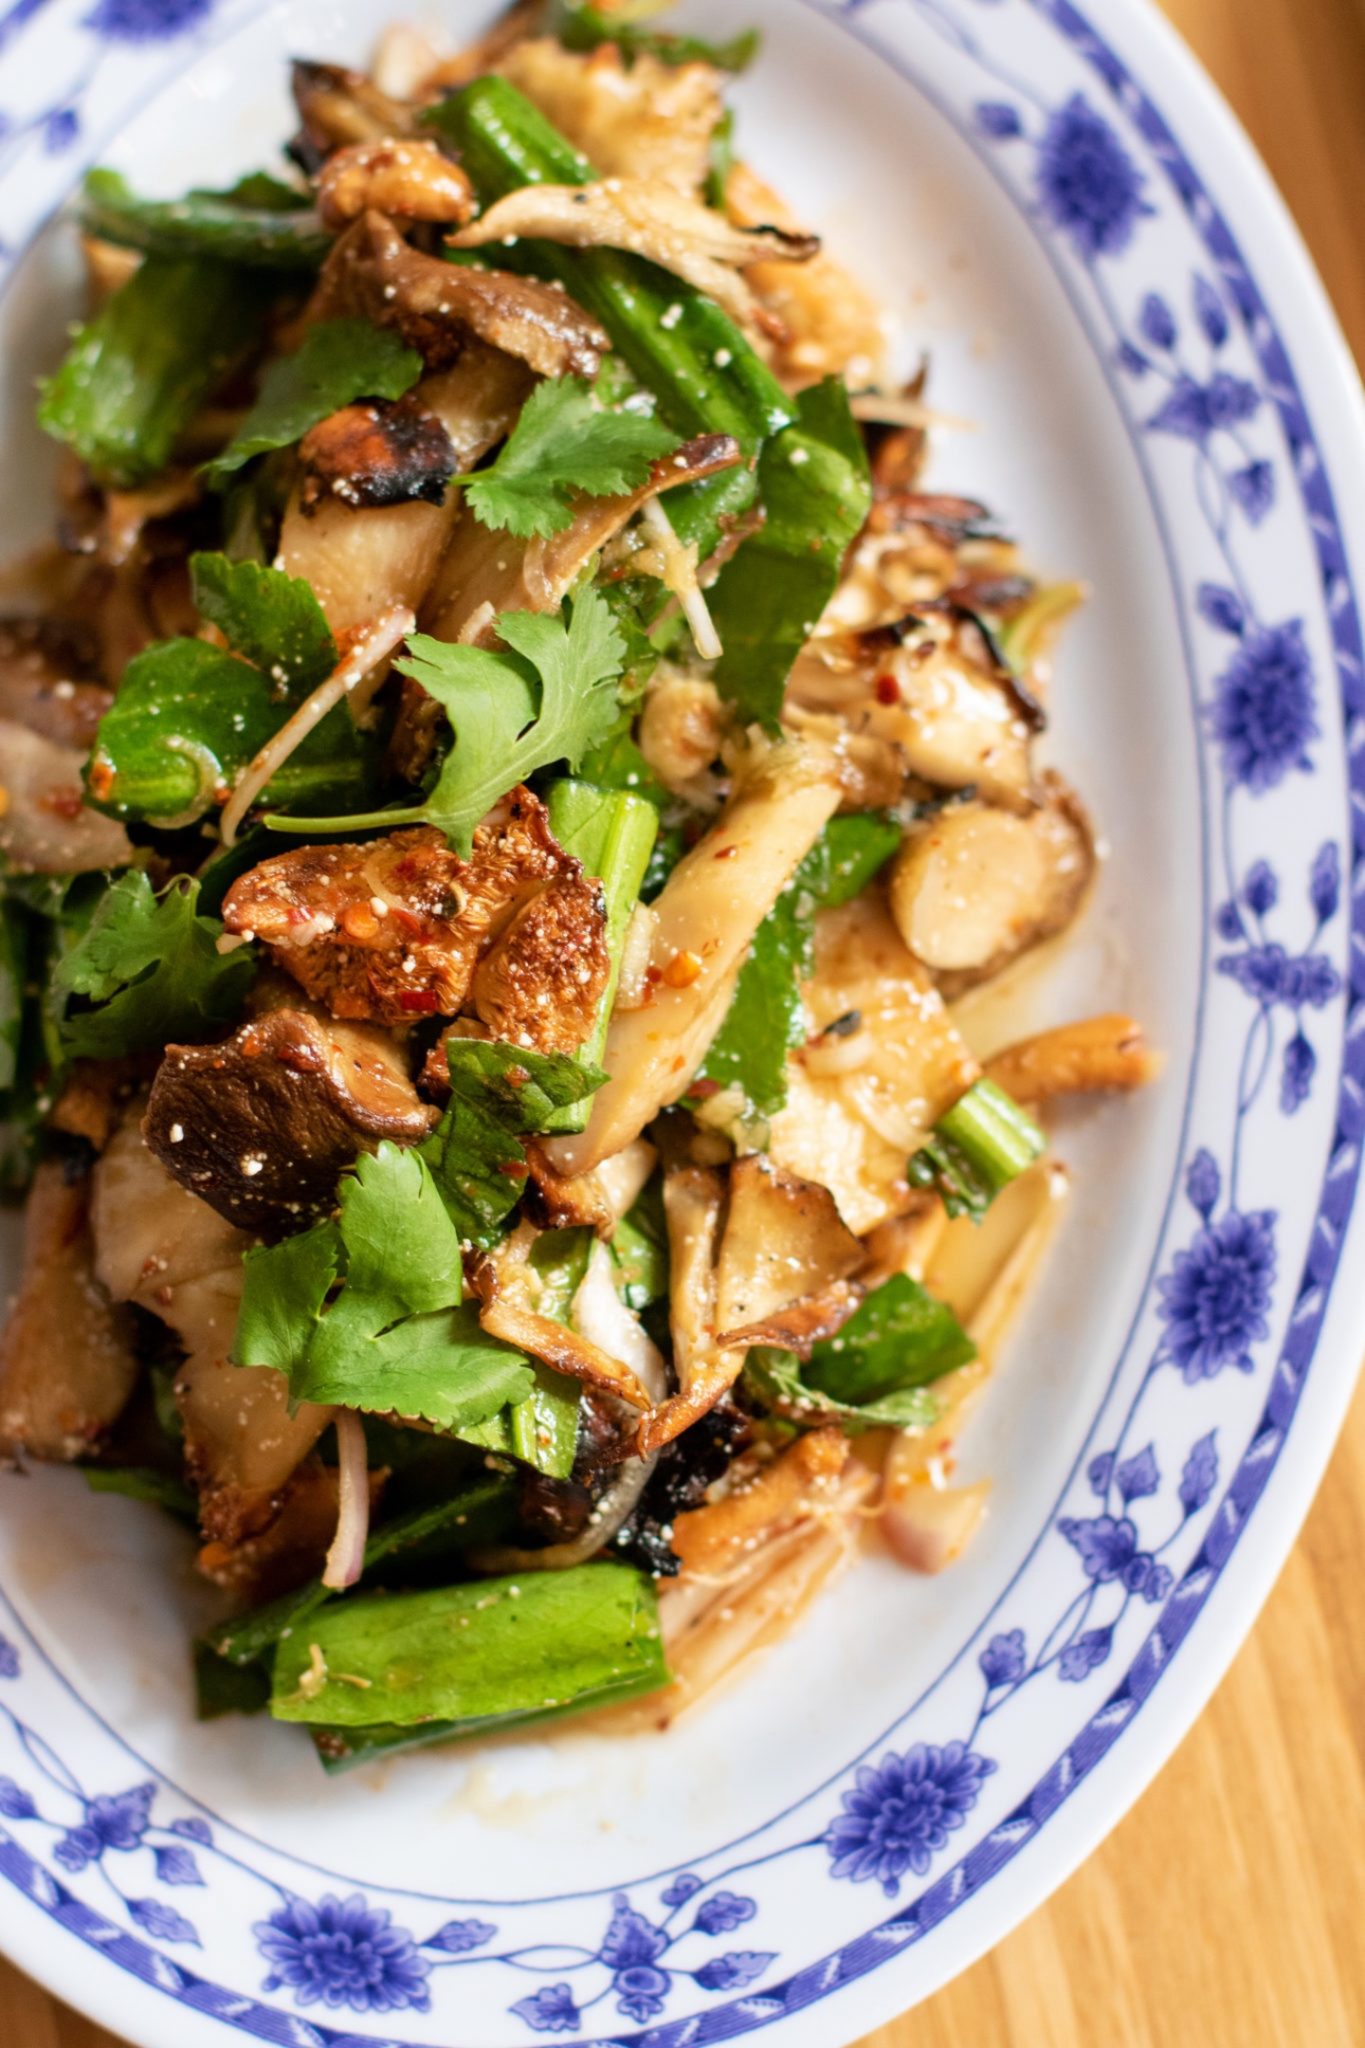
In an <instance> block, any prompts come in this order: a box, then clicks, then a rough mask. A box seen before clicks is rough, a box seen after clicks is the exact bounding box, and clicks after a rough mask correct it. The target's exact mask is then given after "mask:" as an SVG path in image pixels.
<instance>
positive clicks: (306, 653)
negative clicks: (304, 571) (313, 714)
mask: <svg viewBox="0 0 1365 2048" xmlns="http://www.w3.org/2000/svg"><path fill="white" fill-rule="evenodd" d="M190 576H191V578H192V580H193V584H194V601H195V604H196V605H197V606H198V608H199V610H200V612H201V613H202V614H203V616H204V617H205V618H206V619H208V620H209V622H210V623H211V624H212V625H215V626H217V627H218V629H219V631H220V632H221V633H222V634H223V635H224V637H225V639H226V640H227V642H228V645H229V646H230V647H234V648H235V649H236V650H237V652H238V653H239V654H241V655H244V656H245V657H246V659H247V660H248V661H250V662H254V664H255V665H256V667H257V668H259V669H264V670H265V672H266V674H267V675H268V676H269V677H270V679H271V681H272V682H274V683H277V684H278V685H279V686H280V688H281V689H283V690H289V691H291V692H297V693H302V694H306V693H307V692H308V691H309V690H313V689H316V687H317V685H318V684H319V683H320V682H322V681H324V679H325V678H326V677H327V676H329V675H330V674H331V672H332V670H333V669H334V668H335V667H336V665H337V662H338V661H339V659H340V656H339V654H338V652H337V644H336V641H335V640H334V639H333V638H332V629H331V627H330V626H329V625H328V623H327V615H326V613H325V612H324V611H323V609H322V606H321V605H320V604H319V603H318V601H317V599H316V597H314V595H313V591H312V587H311V585H309V584H308V583H305V581H304V580H303V578H302V577H301V576H286V574H285V573H284V571H283V569H268V568H266V567H265V566H264V564H263V563H260V562H230V561H229V560H228V558H227V556H226V555H209V554H197V555H191V556H190Z"/></svg>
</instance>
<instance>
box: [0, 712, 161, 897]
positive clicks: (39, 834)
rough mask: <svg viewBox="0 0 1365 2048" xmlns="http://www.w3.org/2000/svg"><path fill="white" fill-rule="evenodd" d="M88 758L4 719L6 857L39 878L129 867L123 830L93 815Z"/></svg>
mask: <svg viewBox="0 0 1365 2048" xmlns="http://www.w3.org/2000/svg"><path fill="white" fill-rule="evenodd" d="M84 765H85V753H84V751H83V749H81V748H79V747H72V746H66V745H65V744H63V742H62V741H60V740H53V739H46V738H44V736H43V735H42V734H41V733H37V732H33V731H31V730H30V728H29V727H28V726H26V725H18V724H16V723H15V721H14V720H13V719H12V718H0V854H3V855H4V856H5V858H6V859H7V860H9V861H11V862H12V863H13V865H14V866H15V867H17V868H26V869H28V870H29V871H31V872H33V873H37V874H41V875H79V874H86V873H88V872H89V870H90V869H92V868H121V867H126V866H127V864H128V862H129V861H130V860H131V859H132V857H133V849H132V846H131V845H130V844H129V840H128V835H127V833H126V832H125V831H124V829H123V827H122V825H120V824H119V823H118V821H117V820H116V819H114V818H104V817H101V816H100V813H99V812H98V811H92V810H88V809H87V808H86V804H85V791H84V788H83V787H82V783H81V771H82V769H83V767H84Z"/></svg>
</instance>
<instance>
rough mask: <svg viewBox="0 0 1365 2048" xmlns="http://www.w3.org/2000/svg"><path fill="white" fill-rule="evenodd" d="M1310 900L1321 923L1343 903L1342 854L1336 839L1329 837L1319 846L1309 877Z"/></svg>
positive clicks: (1333, 915)
mask: <svg viewBox="0 0 1365 2048" xmlns="http://www.w3.org/2000/svg"><path fill="white" fill-rule="evenodd" d="M1308 900H1309V902H1310V903H1311V904H1312V906H1313V909H1314V911H1315V913H1316V915H1317V920H1318V923H1319V924H1327V923H1329V922H1330V921H1331V919H1332V918H1334V917H1335V916H1336V914H1337V909H1338V907H1339V905H1340V903H1341V855H1340V854H1339V853H1338V851H1337V845H1336V841H1335V840H1334V839H1328V840H1326V841H1325V842H1324V844H1323V845H1321V846H1320V847H1319V848H1318V851H1317V854H1316V856H1315V858H1314V861H1313V867H1312V871H1311V873H1310V874H1309V877H1308Z"/></svg>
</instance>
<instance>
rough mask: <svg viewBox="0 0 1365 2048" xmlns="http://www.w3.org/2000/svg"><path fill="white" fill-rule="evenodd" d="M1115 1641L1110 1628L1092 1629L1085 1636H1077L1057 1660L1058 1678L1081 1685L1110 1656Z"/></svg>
mask: <svg viewBox="0 0 1365 2048" xmlns="http://www.w3.org/2000/svg"><path fill="white" fill-rule="evenodd" d="M1113 1640H1114V1631H1113V1630H1112V1629H1110V1628H1090V1629H1087V1630H1086V1632H1085V1634H1084V1635H1083V1636H1077V1638H1076V1640H1075V1642H1074V1643H1068V1644H1067V1646H1066V1648H1065V1649H1064V1650H1063V1651H1062V1654H1061V1656H1060V1657H1059V1658H1058V1659H1057V1676H1058V1677H1059V1678H1065V1679H1067V1680H1068V1681H1069V1682H1070V1683H1071V1684H1072V1685H1079V1684H1080V1682H1081V1680H1082V1679H1083V1678H1089V1676H1090V1674H1091V1672H1092V1671H1093V1670H1094V1669H1095V1667H1096V1666H1097V1665H1099V1664H1103V1662H1104V1660H1105V1658H1106V1657H1107V1656H1108V1655H1109V1649H1110V1645H1111V1644H1112V1642H1113Z"/></svg>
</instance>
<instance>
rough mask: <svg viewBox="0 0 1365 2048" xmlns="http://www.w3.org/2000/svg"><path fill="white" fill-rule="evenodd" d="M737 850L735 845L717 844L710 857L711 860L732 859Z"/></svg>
mask: <svg viewBox="0 0 1365 2048" xmlns="http://www.w3.org/2000/svg"><path fill="white" fill-rule="evenodd" d="M738 852H739V848H738V847H737V846H718V847H717V848H716V851H715V852H714V853H713V854H712V856H711V858H712V860H733V859H734V857H735V855H736V854H737V853H738Z"/></svg>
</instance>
